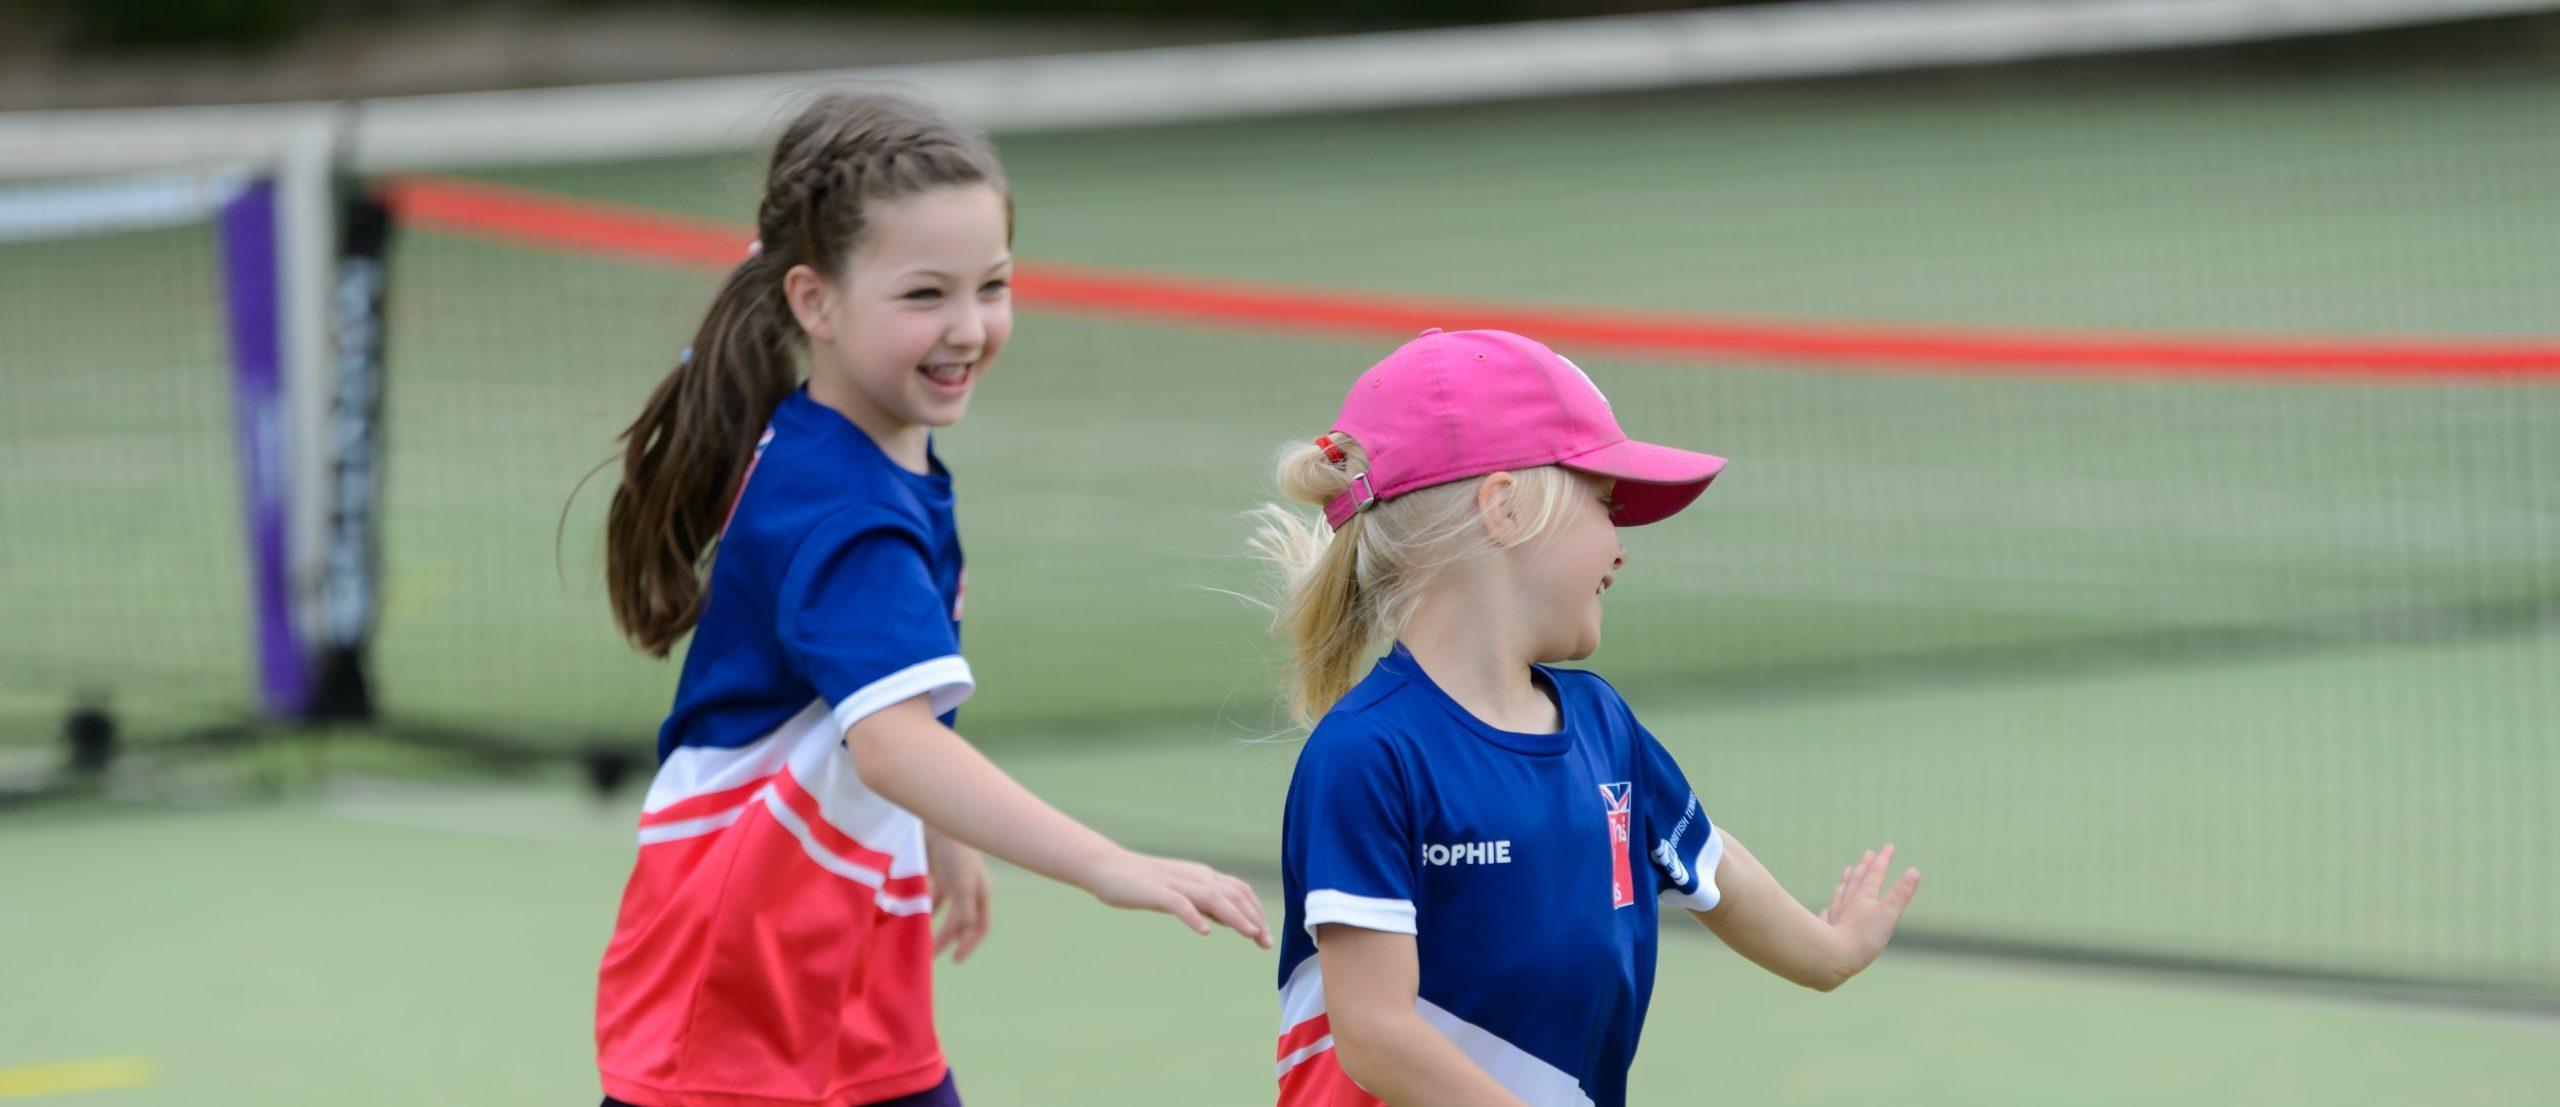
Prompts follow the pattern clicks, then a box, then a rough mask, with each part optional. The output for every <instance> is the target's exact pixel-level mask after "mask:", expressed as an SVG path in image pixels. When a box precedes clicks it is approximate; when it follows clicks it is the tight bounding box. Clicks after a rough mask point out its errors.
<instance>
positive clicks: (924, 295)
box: [902, 288, 942, 303]
mask: <svg viewBox="0 0 2560 1107" xmlns="http://www.w3.org/2000/svg"><path fill="white" fill-rule="evenodd" d="M902 298H903V299H908V300H914V301H916V302H918V303H925V302H928V301H932V300H939V299H941V298H942V290H941V289H939V288H919V289H917V290H915V291H913V292H910V293H907V294H906V295H905V296H904V297H902Z"/></svg>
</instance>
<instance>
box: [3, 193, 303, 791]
mask: <svg viewBox="0 0 2560 1107" xmlns="http://www.w3.org/2000/svg"><path fill="white" fill-rule="evenodd" d="M132 188H133V184H132V182H121V181H117V182H94V183H90V182H78V183H71V182H57V183H53V184H49V185H45V186H42V187H41V188H28V189H26V191H25V192H23V193H20V194H17V195H15V196H13V197H12V199H14V200H16V201H17V202H14V203H11V204H9V205H8V210H9V212H10V214H11V216H12V218H11V219H10V220H9V222H10V227H9V230H8V233H6V234H5V235H0V336H5V337H0V395H5V400H0V534H5V535H6V536H7V537H6V541H5V545H6V553H5V554H0V611H5V612H6V613H7V615H6V618H7V621H8V623H9V624H10V626H11V627H12V628H13V631H12V633H9V634H7V635H0V742H5V743H7V744H9V745H13V746H23V745H29V744H34V743H38V742H41V741H43V740H45V739H49V738H51V737H52V736H53V734H54V733H55V731H56V729H57V728H58V725H59V723H60V721H61V720H62V719H63V717H64V715H65V713H66V712H67V711H70V710H72V709H73V708H75V707H77V706H80V705H83V704H94V705H99V706H105V707H108V708H110V709H112V710H114V711H115V712H116V713H117V714H118V715H119V716H120V717H122V718H123V719H125V720H126V721H127V726H126V730H127V732H128V733H129V734H131V735H134V736H139V737H144V738H150V737H165V736H167V735H171V734H176V733H180V732H183V731H186V730H190V729H194V728H200V727H205V726H214V725H227V724H232V723H236V722H238V721H239V720H241V719H242V718H244V717H246V716H247V715H248V714H249V712H250V709H251V706H252V704H253V702H254V699H255V683H254V675H253V672H252V667H251V660H250V658H251V657H252V654H251V652H250V647H251V642H250V634H249V629H248V622H247V615H246V612H247V608H248V601H247V598H246V597H247V595H248V584H247V575H246V570H245V569H244V567H243V561H244V557H243V552H242V551H243V545H242V533H241V526H240V518H241V507H240V497H239V492H238V487H239V486H238V479H237V475H236V474H237V471H238V470H237V462H236V460H235V457H234V453H233V441H232V433H231V428H232V423H231V414H230V411H231V408H230V404H231V378H232V374H231V360H230V349H229V344H228V338H227V336H226V334H225V331H224V328H223V284H222V280H221V269H222V264H221V256H220V249H219V244H218V242H217V236H216V234H215V230H214V227H213V225H212V223H211V222H210V221H209V220H203V221H196V220H189V221H186V222H183V223H181V224H180V225H176V226H148V227H139V228H137V227H132V226H129V225H120V224H118V223H117V222H115V221H113V220H109V221H105V222H101V221H100V220H99V219H98V218H97V217H96V213H95V212H94V211H93V210H90V209H91V207H92V206H93V205H89V204H81V203H74V202H71V201H72V200H73V199H75V198H80V197H84V196H85V197H87V198H90V199H93V200H95V199H103V198H111V197H115V196H119V195H123V194H128V193H130V192H131V190H132ZM108 206H110V207H112V206H114V205H113V204H109V205H108Z"/></svg>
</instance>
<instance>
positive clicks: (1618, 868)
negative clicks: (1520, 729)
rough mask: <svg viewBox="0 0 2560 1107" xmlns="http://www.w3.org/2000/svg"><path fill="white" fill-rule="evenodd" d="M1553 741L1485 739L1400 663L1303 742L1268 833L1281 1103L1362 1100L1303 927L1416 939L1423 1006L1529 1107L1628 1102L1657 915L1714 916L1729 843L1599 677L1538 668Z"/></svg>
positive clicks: (1400, 659)
mask: <svg viewBox="0 0 2560 1107" xmlns="http://www.w3.org/2000/svg"><path fill="white" fill-rule="evenodd" d="M1536 671H1537V676H1538V679H1539V680H1540V681H1541V682H1543V683H1544V684H1545V685H1546V687H1547V688H1548V690H1549V691H1550V692H1551V693H1552V694H1553V695H1554V697H1555V699H1556V701H1557V703H1558V705H1559V708H1560V712H1559V713H1560V715H1561V716H1562V719H1563V727H1562V729H1560V730H1558V731H1557V732H1555V733H1552V734H1521V733H1515V732H1511V731H1504V730H1497V729H1495V728H1493V727H1491V726H1487V725H1486V724H1485V723H1483V722H1482V721H1480V720H1478V719H1477V718H1476V717H1475V716H1473V715H1472V714H1469V713H1468V712H1467V710H1466V709H1465V708H1463V707H1461V706H1459V705H1458V703H1457V701H1456V700H1453V699H1451V698H1450V697H1449V695H1448V694H1447V693H1445V692H1443V691H1441V690H1440V688H1439V687H1438V686H1437V685H1435V684H1433V683H1432V681H1431V678H1430V677H1429V676H1428V675H1426V674H1425V673H1424V672H1423V671H1422V667H1421V666H1420V665H1419V664H1416V663H1415V661H1414V659H1413V655H1412V654H1410V653H1408V652H1406V650H1405V649H1404V647H1403V646H1401V645H1399V646H1397V647H1396V648H1395V650H1394V651H1393V652H1391V653H1390V654H1388V656H1387V657H1385V658H1384V659H1382V660H1380V661H1379V662H1378V664H1377V667H1376V668H1375V669H1373V670H1372V671H1371V672H1370V673H1369V676H1368V677H1367V679H1365V680H1362V681H1361V682H1360V684H1359V686H1358V687H1356V688H1354V689H1352V690H1351V692H1350V694H1348V695H1346V696H1344V697H1343V698H1342V701H1341V702H1340V703H1338V704H1336V705H1335V706H1334V708H1333V710H1332V711H1331V712H1330V713H1328V714H1327V715H1326V716H1325V717H1324V719H1323V721H1322V722H1320V723H1319V724H1317V726H1316V729H1315V733H1314V734H1313V735H1311V736H1310V737H1309V738H1308V739H1307V743H1306V747H1305V749H1304V750H1302V751H1301V752H1300V753H1299V755H1298V765H1297V771H1296V774H1295V775H1294V777H1293V778H1292V779H1291V780H1290V782H1289V799H1288V808H1287V814H1286V816H1285V821H1284V824H1283V826H1282V830H1281V842H1282V845H1281V873H1282V881H1283V885H1284V887H1285V890H1286V895H1287V924H1288V925H1287V926H1286V928H1285V929H1284V930H1283V932H1282V934H1281V945H1280V989H1281V1037H1280V1048H1279V1062H1280V1073H1279V1077H1280V1103H1282V1104H1283V1105H1285V1107H1297V1105H1304V1104H1365V1103H1373V1102H1375V1100H1373V1099H1370V1098H1368V1097H1367V1096H1366V1094H1365V1093H1363V1092H1361V1091H1360V1090H1359V1089H1358V1088H1357V1086H1356V1085H1353V1084H1352V1083H1351V1082H1350V1081H1349V1080H1348V1079H1347V1078H1346V1077H1344V1076H1343V1075H1342V1074H1341V1070H1340V1066H1339V1065H1338V1064H1337V1063H1336V1062H1335V1060H1334V1058H1333V1055H1332V1053H1331V1046H1332V1039H1331V1036H1330V1034H1331V1031H1330V1027H1329V1023H1328V1021H1327V1020H1326V1018H1325V1016H1324V1010H1325V1008H1324V995H1323V978H1322V977H1323V974H1322V970H1321V968H1320V964H1321V962H1320V961H1319V959H1318V958H1317V957H1316V947H1315V941H1314V932H1315V927H1316V926H1317V925H1318V924H1322V923H1342V924H1347V925H1351V926H1358V927H1362V928H1365V929H1370V930H1382V931H1392V932H1396V933H1402V934H1412V935H1414V944H1415V950H1416V953H1417V956H1418V959H1419V962H1420V966H1419V967H1420V969H1421V992H1420V998H1419V1002H1418V1003H1417V1008H1418V1009H1419V1010H1420V1011H1421V1013H1422V1015H1423V1017H1424V1019H1425V1020H1427V1021H1429V1022H1430V1023H1431V1024H1432V1025H1433V1026H1435V1027H1437V1028H1438V1029H1439V1030H1440V1031H1441V1033H1443V1034H1445V1035H1447V1036H1448V1037H1449V1039H1450V1040H1451V1041H1453V1042H1455V1043H1456V1044H1457V1045H1458V1047H1459V1048H1460V1049H1461V1050H1463V1051H1464V1052H1466V1054H1467V1055H1468V1056H1469V1057H1471V1058H1473V1059H1474V1060H1475V1062H1476V1063H1477V1064H1478V1065H1479V1066H1481V1067H1483V1068H1484V1069H1485V1071H1486V1072H1488V1073H1489V1074H1491V1075H1492V1076H1493V1077H1494V1078H1495V1079H1497V1080H1499V1081H1501V1082H1502V1084H1503V1085H1504V1086H1505V1087H1506V1088H1509V1089H1510V1090H1511V1092H1512V1093H1513V1094H1514V1095H1517V1096H1519V1097H1520V1098H1522V1099H1523V1100H1525V1101H1527V1102H1528V1103H1529V1104H1531V1105H1532V1107H1546V1105H1550V1104H1555V1105H1581V1104H1600V1105H1617V1104H1622V1103H1624V1102H1625V1100H1626V1079H1627V1067H1628V1065H1629V1063H1630V1062H1632V1061H1633V1060H1634V1058H1635V1050H1636V1038H1637V1035H1638V1033H1639V1032H1640V1031H1641V1030H1642V1029H1643V1026H1644V1013H1645V1006H1646V1004H1647V1002H1648V1001H1649V1000H1650V998H1651V996H1652V992H1653V962H1654V948H1655V942H1656V940H1657V939H1658V937H1659V935H1658V929H1659V924H1660V918H1659V915H1658V913H1657V908H1656V905H1655V904H1656V899H1657V897H1659V896H1664V895H1668V896H1672V897H1674V898H1675V899H1676V900H1677V901H1678V902H1679V903H1681V904H1682V905H1684V906H1687V907H1690V908H1693V909H1696V910H1702V911H1703V910H1707V909H1709V908H1712V907H1714V906H1715V904H1716V895H1717V893H1716V888H1715V884H1714V876H1715V866H1716V863H1717V862H1718V861H1719V860H1720V859H1721V858H1722V856H1723V840H1722V838H1721V837H1720V836H1719V835H1718V834H1717V832H1716V830H1715V828H1714V826H1713V825H1712V824H1710V823H1709V821H1708V819H1707V817H1706V815H1705V814H1704V813H1703V812H1701V811H1700V810H1699V808H1698V799H1697V796H1696V795H1695V794H1694V793H1693V792H1691V790H1690V788H1689V782H1688V779H1687V778H1686V777H1684V776H1682V775H1681V772H1680V767H1679V765H1677V764H1675V763H1674V762H1673V761H1672V759H1671V755H1670V753H1669V752H1667V751H1665V750H1664V749H1663V748H1662V745H1661V743H1659V742H1656V741H1655V740H1654V738H1653V736H1652V735H1650V734H1648V733H1646V732H1645V729H1644V727H1642V726H1641V725H1639V724H1638V723H1637V722H1636V719H1635V715H1634V713H1633V712H1631V711H1630V710H1628V708H1627V704H1626V701H1625V700H1623V699H1621V698H1619V696H1618V693H1617V690H1616V689H1613V688H1611V687H1610V686H1609V684H1608V682H1607V681H1604V680H1602V679H1600V678H1599V677H1598V676H1596V675H1594V674H1592V673H1588V672H1582V671H1579V670H1573V669H1553V668H1548V667H1545V666H1538V667H1537V670H1536Z"/></svg>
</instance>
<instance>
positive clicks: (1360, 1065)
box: [1333, 1013, 1394, 1089]
mask: <svg viewBox="0 0 2560 1107" xmlns="http://www.w3.org/2000/svg"><path fill="white" fill-rule="evenodd" d="M1384 1037H1385V1035H1384V1034H1383V1033H1382V1028H1380V1027H1377V1026H1373V1025H1370V1024H1368V1023H1364V1022H1362V1021H1360V1020H1357V1019H1343V1018H1341V1017H1340V1015H1339V1014H1338V1013H1337V1014H1336V1016H1335V1017H1334V1019H1333V1060H1334V1063H1335V1064H1338V1065H1340V1066H1342V1074H1343V1075H1344V1076H1348V1077H1350V1078H1351V1082H1352V1083H1354V1084H1358V1085H1360V1086H1361V1087H1363V1088H1369V1089H1379V1088H1384V1087H1385V1086H1386V1085H1385V1084H1384V1083H1382V1081H1386V1080H1388V1079H1390V1077H1389V1073H1390V1072H1391V1071H1392V1069H1393V1068H1394V1066H1393V1065H1392V1064H1390V1063H1389V1061H1388V1058H1387V1055H1388V1053H1389V1052H1391V1051H1389V1050H1387V1049H1386V1048H1384V1046H1385V1043H1384V1042H1383V1041H1382V1040H1381V1039H1383V1038H1384Z"/></svg>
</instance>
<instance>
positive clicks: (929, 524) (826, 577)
mask: <svg viewBox="0 0 2560 1107" xmlns="http://www.w3.org/2000/svg"><path fill="white" fill-rule="evenodd" d="M963 579H964V578H963V569H962V561H961V554H960V528H959V526H958V524H957V522H956V521H955V520H954V519H953V516H952V512H951V475H950V473H949V472H948V471H946V470H944V469H943V467H942V462H941V460H940V459H938V458H935V459H933V460H932V472H930V473H923V474H919V473H911V472H908V471H907V470H906V469H904V468H902V467H900V466H899V465H898V464H897V463H896V462H894V461H891V460H889V456H888V455H887V454H884V453H882V452H881V451H880V447H879V446H878V445H877V444H875V443H873V442H872V441H871V438H870V436H869V435H866V434H864V433H862V430H861V429H860V428H858V427H856V426H854V425H853V424H852V423H850V422H848V421H846V419H845V418H844V416H842V415H839V414H837V413H836V412H835V411H833V410H832V409H829V408H828V407H827V406H826V405H824V404H821V403H819V402H817V401H816V400H813V399H810V398H809V394H808V393H807V392H805V391H802V392H794V393H792V394H791V397H790V398H789V399H787V400H784V401H783V402H782V406H781V407H780V408H778V409H776V410H775V411H774V413H773V421H772V424H771V426H770V427H769V428H768V429H767V430H766V431H765V434H764V439H763V441H762V442H761V443H760V444H759V445H758V446H757V447H756V459H755V462H754V464H753V465H751V466H750V467H749V468H748V470H747V478H746V481H745V483H744V486H743V488H742V489H741V491H740V493H739V495H738V502H737V504H736V506H735V507H733V508H732V509H731V511H730V517H729V523H728V527H727V529H726V530H725V531H724V532H723V533H722V534H721V537H720V547H719V552H718V554H717V555H716V556H715V557H714V559H713V561H712V565H711V580H710V585H709V591H708V596H707V598H706V600H705V602H704V604H703V609H702V619H701V622H700V623H699V624H697V625H696V626H695V627H694V631H693V644H692V646H691V647H690V648H688V649H687V650H686V652H685V658H684V676H683V678H682V680H681V681H680V682H679V683H678V685H677V687H676V699H675V706H674V708H673V710H671V711H670V712H668V714H667V720H666V723H665V725H663V726H661V727H660V728H659V730H658V758H659V760H660V761H661V762H663V761H665V760H666V758H667V756H668V755H669V754H671V753H673V752H674V751H675V750H676V749H677V748H678V747H682V746H712V747H731V748H734V747H738V746H743V745H746V744H748V743H750V742H754V741H756V740H758V739H760V738H763V737H764V736H766V735H769V734H771V733H773V732H774V731H775V729H776V728H778V727H780V726H781V725H782V724H783V723H784V722H786V721H788V720H790V719H791V718H792V717H793V716H794V715H797V714H799V713H800V712H801V711H802V710H803V709H805V708H807V707H808V706H809V705H810V703H811V701H813V700H815V701H820V702H822V703H823V704H824V705H825V706H826V708H827V710H828V713H829V714H830V715H831V716H832V718H833V722H834V724H835V729H836V731H837V733H842V732H843V730H844V729H845V728H846V727H850V726H852V725H853V724H854V723H856V722H858V721H860V720H861V719H862V718H863V717H864V716H866V715H869V714H871V713H872V712H874V711H878V710H879V709H881V708H883V707H887V706H889V705H891V704H894V703H897V702H899V701H901V700H905V699H908V698H911V697H913V696H915V695H917V694H919V693H928V692H929V693H931V694H932V695H933V697H934V700H933V704H934V707H935V708H936V709H937V710H939V711H942V712H944V714H943V722H944V724H945V725H948V724H949V723H950V722H951V718H952V717H951V715H950V714H949V712H950V711H951V709H953V708H955V707H957V706H958V704H959V702H960V701H961V700H963V699H966V698H967V697H968V694H969V691H970V689H971V688H972V687H973V685H972V682H971V678H970V675H969V667H968V662H967V661H965V660H964V659H963V658H962V657H961V655H960V612H961V592H962V588H963V584H962V581H963Z"/></svg>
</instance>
